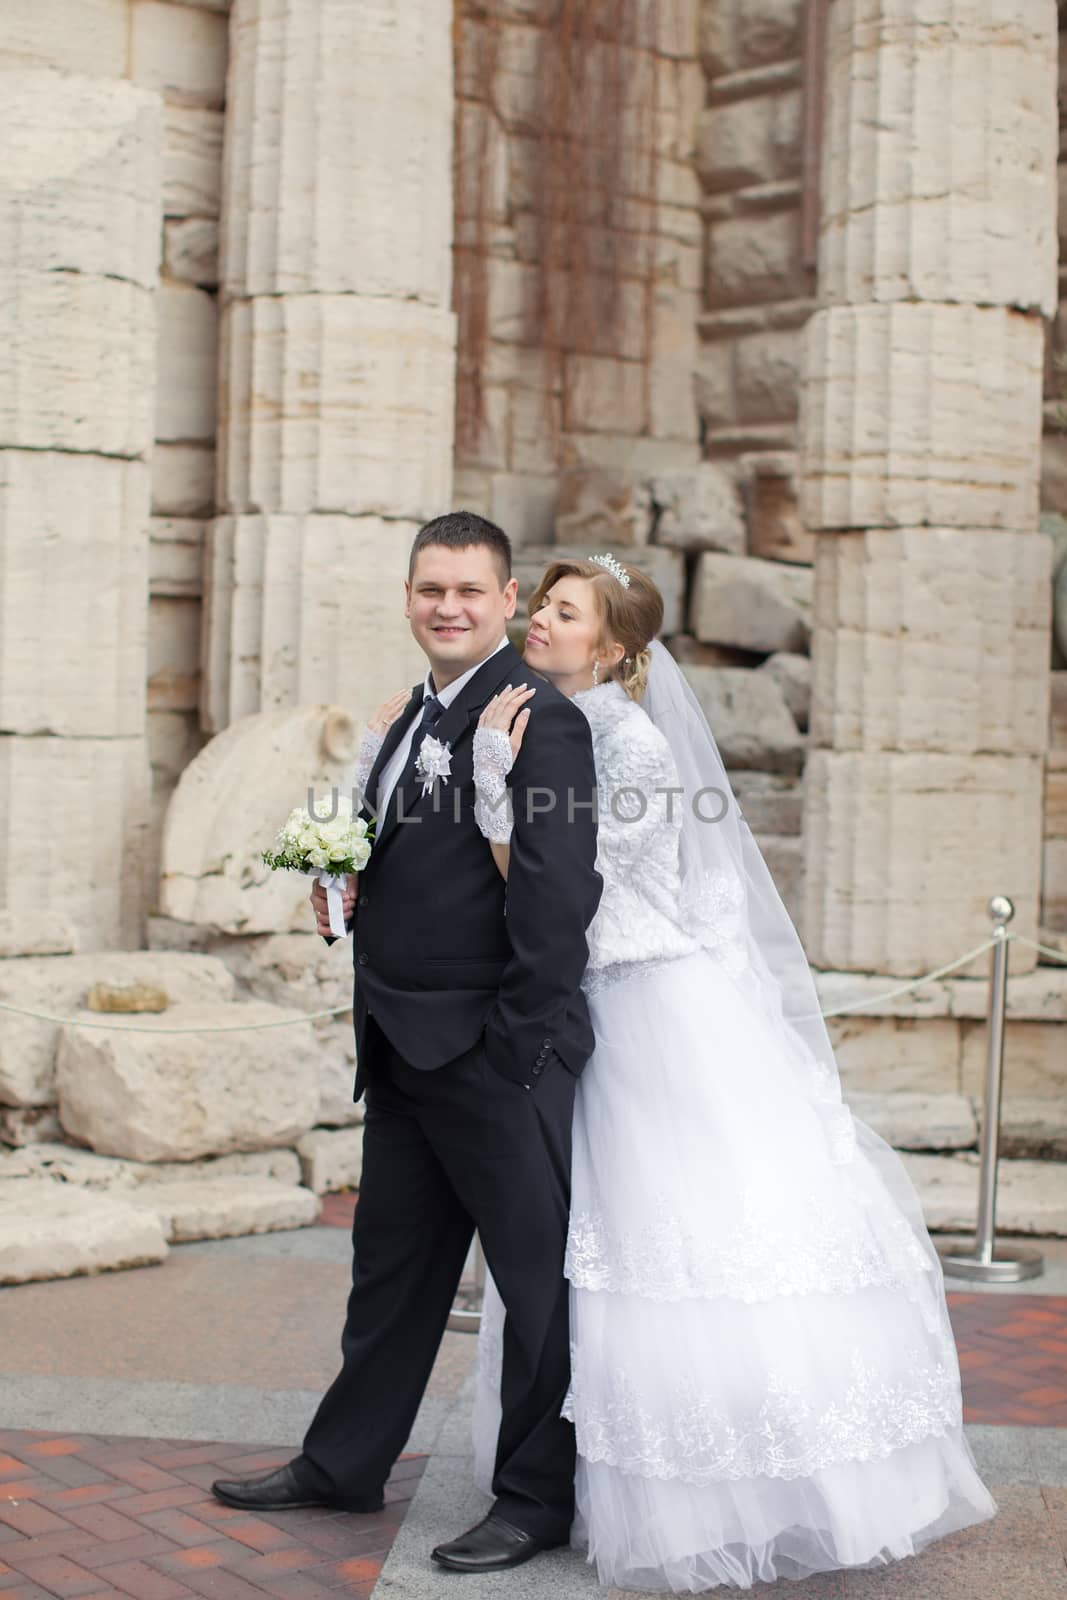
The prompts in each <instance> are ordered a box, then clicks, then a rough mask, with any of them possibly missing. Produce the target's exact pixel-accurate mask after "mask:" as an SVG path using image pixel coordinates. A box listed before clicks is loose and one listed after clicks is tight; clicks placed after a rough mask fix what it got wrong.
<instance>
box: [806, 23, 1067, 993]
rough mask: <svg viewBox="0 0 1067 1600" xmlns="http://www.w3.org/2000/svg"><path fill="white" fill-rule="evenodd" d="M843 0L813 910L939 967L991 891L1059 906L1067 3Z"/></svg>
mask: <svg viewBox="0 0 1067 1600" xmlns="http://www.w3.org/2000/svg"><path fill="white" fill-rule="evenodd" d="M829 17H830V20H829V38H828V49H827V57H828V64H827V114H826V126H825V130H824V131H825V146H824V160H823V194H822V209H823V217H822V230H821V239H820V254H819V297H820V309H819V310H818V311H817V313H816V314H815V316H814V317H813V318H812V320H811V323H810V324H809V327H808V330H807V340H806V350H805V357H804V376H803V395H802V402H803V403H802V411H801V449H802V455H801V471H802V510H803V514H804V519H805V522H806V524H807V526H808V527H809V528H810V529H811V530H813V531H814V533H815V538H816V546H817V555H816V596H815V635H814V644H813V655H814V703H813V710H812V718H811V741H812V749H811V753H810V757H809V762H808V769H807V779H806V785H807V792H806V807H805V851H806V881H807V891H806V907H805V933H806V939H807V945H808V951H809V954H810V956H811V958H812V960H813V961H814V962H815V964H816V965H818V966H827V967H837V968H844V969H851V970H867V971H883V972H888V973H900V974H912V973H916V972H919V971H922V970H924V969H925V968H928V967H932V966H935V965H937V964H938V963H940V962H943V961H945V960H948V959H950V958H951V957H952V956H955V955H957V954H959V953H961V952H963V951H964V950H966V949H967V948H968V947H969V946H971V945H974V944H977V943H978V942H979V941H980V940H981V939H982V937H983V936H984V935H985V934H986V933H987V932H988V927H989V924H988V918H987V915H986V902H987V900H988V897H989V896H990V894H992V893H995V892H1005V893H1007V894H1010V895H1011V896H1012V898H1013V899H1014V900H1015V902H1016V906H1017V908H1018V917H1017V920H1016V923H1015V927H1016V928H1017V929H1019V930H1020V931H1024V932H1029V933H1031V934H1032V933H1033V931H1034V929H1035V926H1036V922H1037V913H1038V903H1039V896H1040V882H1041V833H1042V826H1041V809H1042V763H1043V752H1044V750H1045V745H1046V741H1047V727H1048V685H1049V661H1050V652H1049V620H1050V617H1049V613H1050V593H1049V550H1048V542H1047V540H1046V539H1045V538H1044V537H1043V536H1041V535H1039V533H1038V478H1039V471H1040V445H1041V384H1042V368H1043V355H1044V326H1043V322H1042V318H1043V316H1046V317H1047V316H1049V315H1050V314H1051V313H1052V312H1053V311H1054V309H1055V305H1056V249H1057V246H1056V151H1057V112H1056V75H1057V33H1056V5H1055V3H1054V0H930V3H928V4H923V5H920V6H916V5H915V4H914V0H833V4H832V5H831V7H830V12H829ZM1016 954H1019V952H1016ZM1030 964H1031V963H1030V962H1029V961H1027V960H1026V959H1025V958H1023V957H1021V956H1020V959H1019V961H1018V963H1017V965H1018V966H1019V967H1020V968H1021V967H1024V966H1027V965H1030Z"/></svg>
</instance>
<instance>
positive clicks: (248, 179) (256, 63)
mask: <svg viewBox="0 0 1067 1600" xmlns="http://www.w3.org/2000/svg"><path fill="white" fill-rule="evenodd" d="M451 20H452V19H451V14H450V13H447V14H446V12H444V11H442V10H441V9H440V8H439V7H434V6H426V5H421V4H416V5H405V6H402V7H400V6H389V7H388V8H386V9H385V10H383V11H380V12H379V13H367V12H365V11H361V10H359V9H358V8H354V7H351V6H331V7H329V8H327V9H326V10H323V11H321V12H320V13H319V14H318V16H317V18H316V22H317V25H316V26H315V27H308V26H307V13H306V9H305V7H304V6H303V5H302V4H300V3H294V0H283V3H281V4H269V5H268V4H265V3H263V0H253V3H251V4H246V5H242V6H241V7H240V9H239V10H238V11H237V12H236V13H235V15H234V19H233V32H232V51H233V65H232V72H231V80H230V101H229V118H230V124H231V147H230V153H229V157H228V172H229V176H228V189H229V196H230V198H229V204H228V206H227V219H226V223H225V227H226V244H225V258H226V288H227V291H228V292H230V293H233V294H238V293H240V294H250V295H256V294H277V293H281V294H286V293H291V292H294V291H297V292H316V293H317V292H322V291H328V292H336V291H346V292H350V293H356V294H365V295H376V296H387V297H390V298H395V299H396V300H412V301H414V300H420V301H422V302H424V303H425V304H427V305H431V306H438V307H441V308H444V307H447V305H448V303H449V295H450V287H451V242H452V201H451V196H452V173H451V162H452V117H453V102H452V37H451ZM442 503H444V502H442ZM437 509H439V508H437Z"/></svg>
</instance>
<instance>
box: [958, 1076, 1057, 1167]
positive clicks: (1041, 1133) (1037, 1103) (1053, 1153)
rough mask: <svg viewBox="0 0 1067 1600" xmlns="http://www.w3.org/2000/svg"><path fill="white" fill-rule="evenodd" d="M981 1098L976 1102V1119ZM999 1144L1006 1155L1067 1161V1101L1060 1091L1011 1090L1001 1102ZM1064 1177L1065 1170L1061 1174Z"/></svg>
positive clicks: (980, 1112) (1040, 1159)
mask: <svg viewBox="0 0 1067 1600" xmlns="http://www.w3.org/2000/svg"><path fill="white" fill-rule="evenodd" d="M982 1109H983V1107H982V1102H981V1101H979V1103H978V1115H979V1119H981V1116H982ZM999 1148H1000V1150H1001V1151H1002V1153H1003V1154H1004V1155H1006V1156H1024V1157H1031V1158H1033V1159H1035V1160H1038V1161H1061V1162H1062V1161H1067V1101H1065V1099H1064V1096H1063V1095H1062V1094H1059V1095H1055V1096H1054V1095H1016V1094H1013V1095H1012V1096H1011V1097H1010V1098H1009V1099H1007V1100H1005V1101H1004V1102H1003V1103H1002V1105H1001V1112H1000V1143H999ZM1064 1176H1065V1177H1067V1173H1065V1175H1064Z"/></svg>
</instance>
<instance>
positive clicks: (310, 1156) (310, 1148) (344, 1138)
mask: <svg viewBox="0 0 1067 1600" xmlns="http://www.w3.org/2000/svg"><path fill="white" fill-rule="evenodd" d="M296 1151H297V1155H298V1156H299V1157H300V1165H301V1169H302V1171H303V1174H304V1183H305V1185H306V1187H307V1188H308V1189H310V1190H312V1191H313V1192H314V1193H315V1194H336V1193H337V1191H338V1190H339V1189H358V1188H359V1181H360V1178H361V1177H362V1174H363V1129H362V1128H313V1129H312V1130H311V1132H310V1133H305V1135H304V1137H303V1138H302V1139H301V1140H300V1142H299V1144H298V1145H297V1147H296Z"/></svg>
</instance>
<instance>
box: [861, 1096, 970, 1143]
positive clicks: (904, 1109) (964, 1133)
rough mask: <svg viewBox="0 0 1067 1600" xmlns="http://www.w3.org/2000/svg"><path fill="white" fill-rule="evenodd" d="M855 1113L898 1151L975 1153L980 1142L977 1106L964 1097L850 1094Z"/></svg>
mask: <svg viewBox="0 0 1067 1600" xmlns="http://www.w3.org/2000/svg"><path fill="white" fill-rule="evenodd" d="M848 1104H849V1108H850V1110H851V1111H853V1112H854V1114H855V1115H856V1116H857V1117H859V1118H860V1120H861V1121H862V1122H866V1123H867V1124H868V1125H869V1126H870V1127H872V1128H873V1129H874V1131H875V1133H878V1134H881V1136H882V1138H883V1139H885V1140H886V1142H887V1143H888V1144H891V1145H893V1146H895V1148H896V1149H897V1150H972V1149H973V1148H974V1146H975V1144H976V1142H977V1139H978V1124H977V1121H976V1119H975V1115H974V1105H973V1104H972V1102H971V1101H970V1100H969V1099H968V1097H967V1096H966V1095H962V1094H924V1093H922V1092H920V1091H917V1090H913V1089H910V1090H909V1089H904V1090H898V1091H896V1092H894V1093H892V1094H863V1093H854V1094H849V1096H848Z"/></svg>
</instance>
